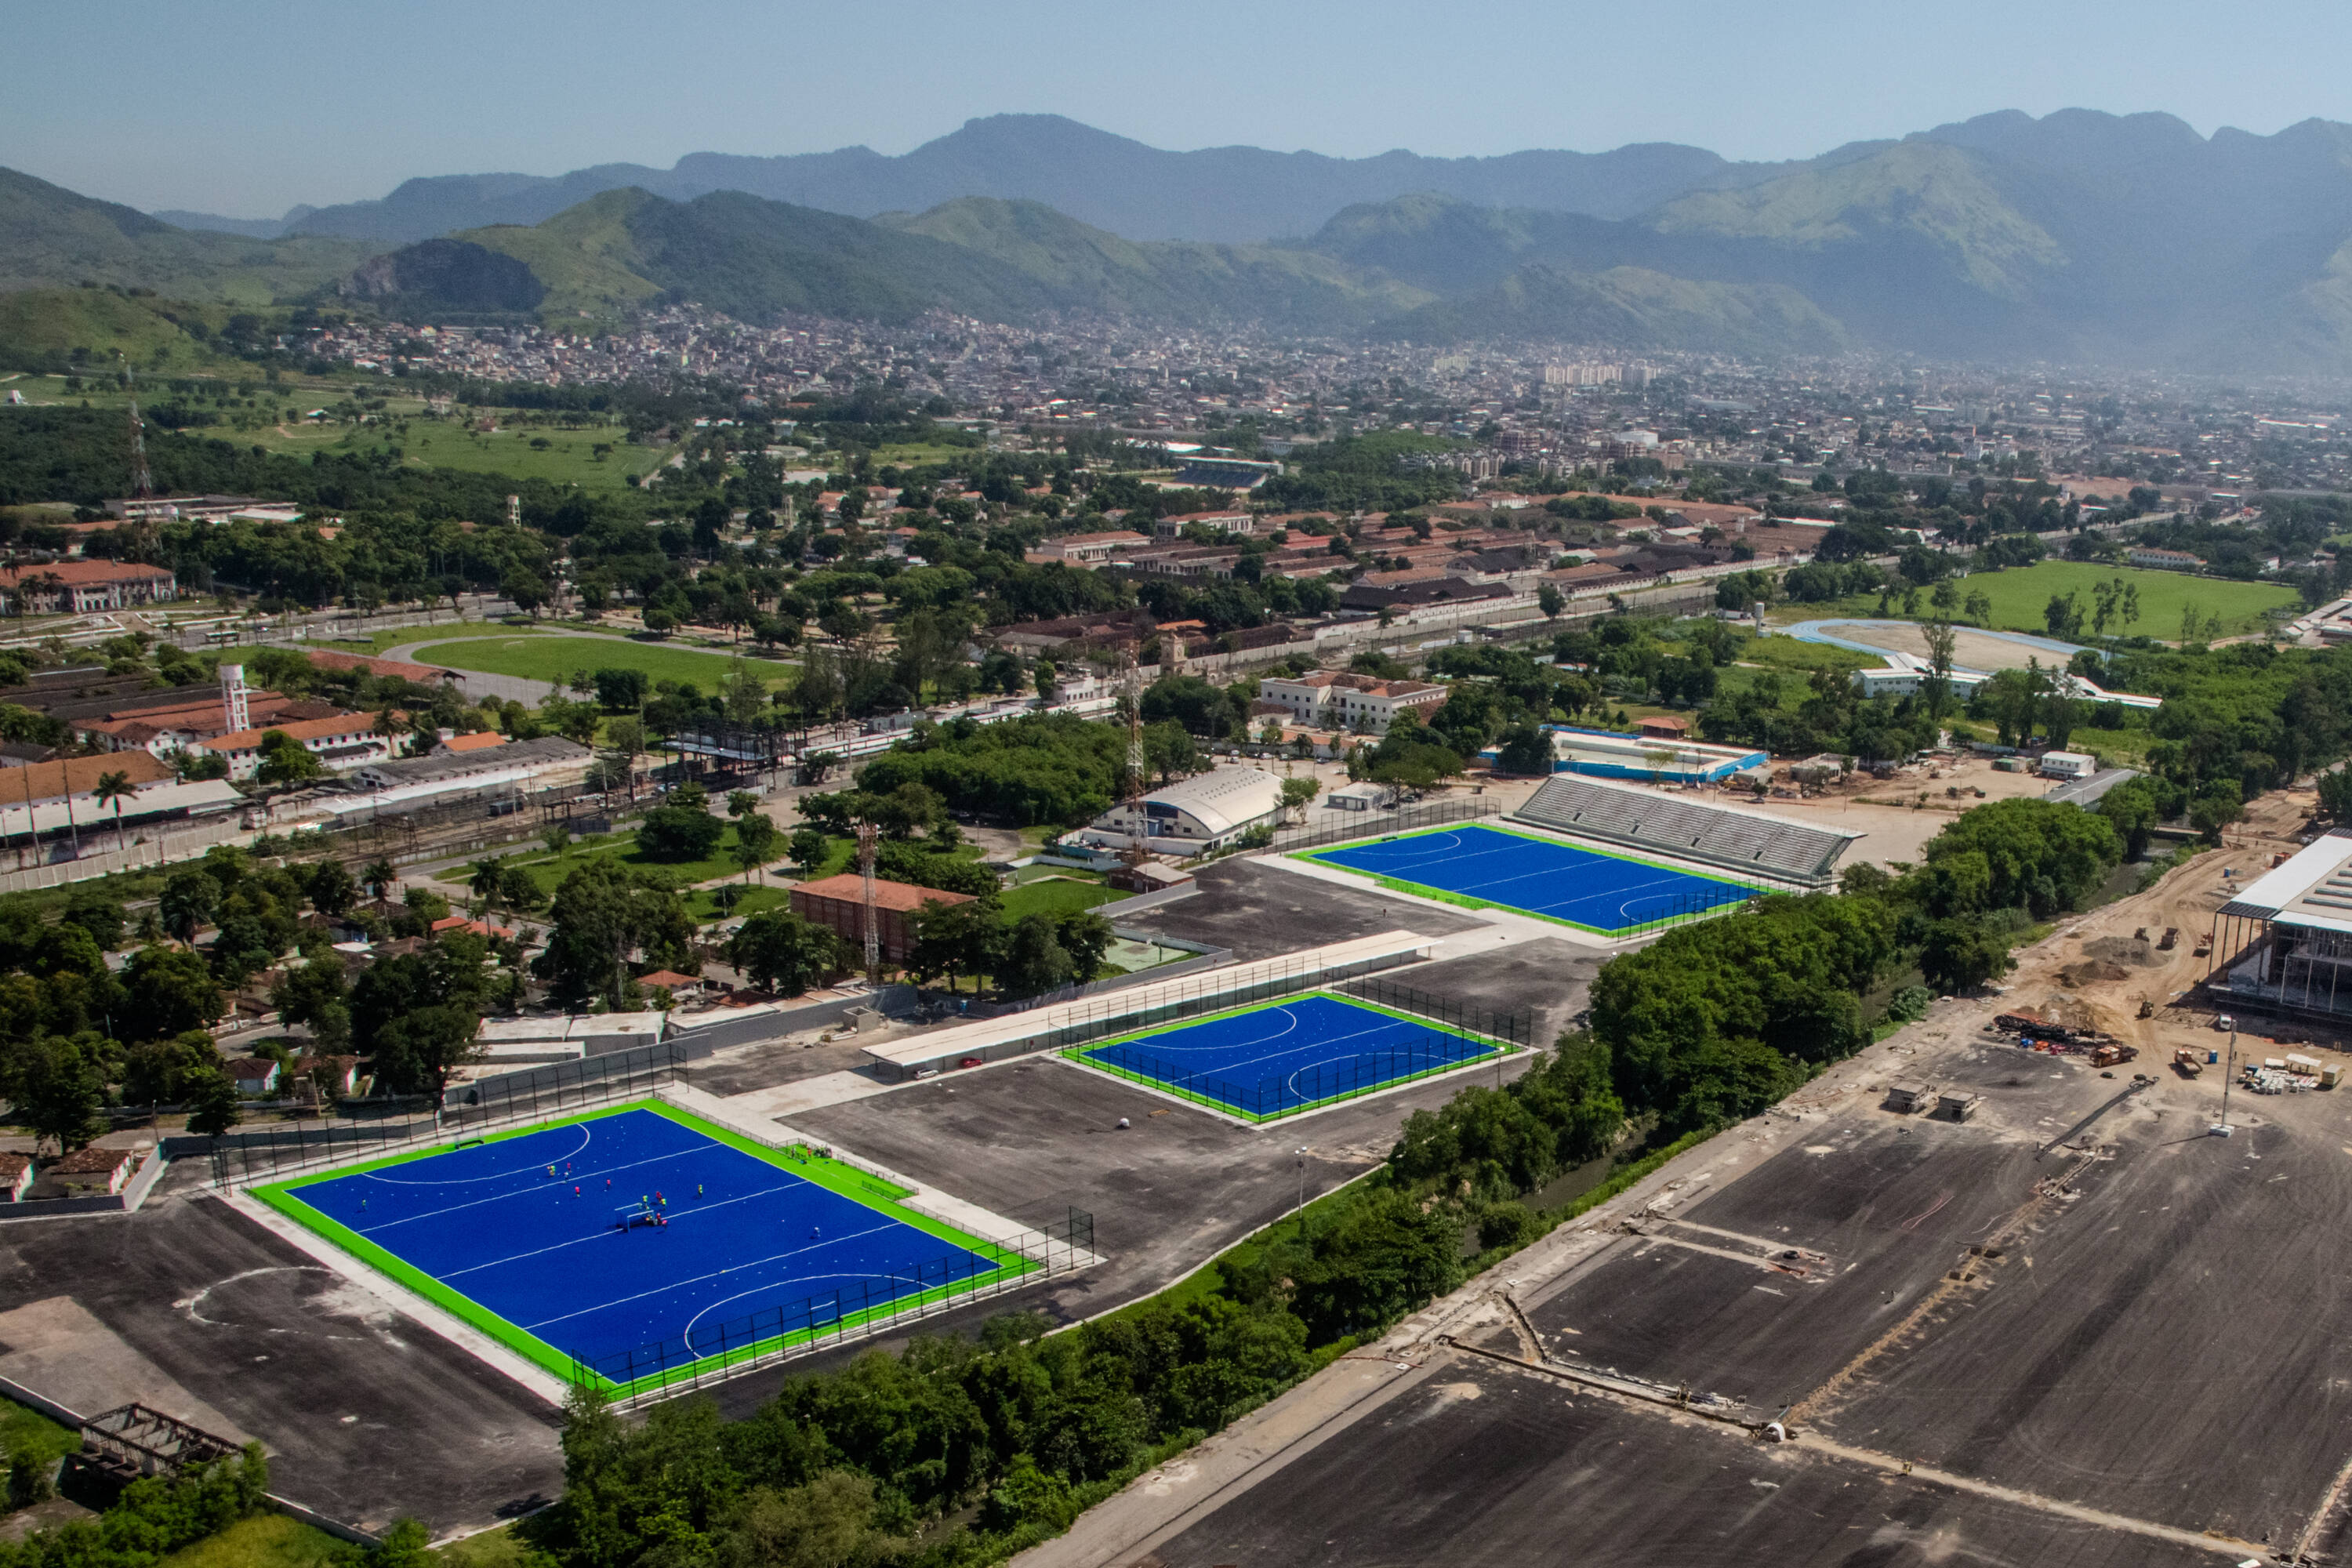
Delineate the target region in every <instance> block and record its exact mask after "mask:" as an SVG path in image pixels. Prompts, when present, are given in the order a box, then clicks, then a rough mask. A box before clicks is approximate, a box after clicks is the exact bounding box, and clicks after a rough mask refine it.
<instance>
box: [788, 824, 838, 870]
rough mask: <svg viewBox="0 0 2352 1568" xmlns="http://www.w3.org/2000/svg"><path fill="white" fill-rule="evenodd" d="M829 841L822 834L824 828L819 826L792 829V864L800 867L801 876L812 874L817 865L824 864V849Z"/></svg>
mask: <svg viewBox="0 0 2352 1568" xmlns="http://www.w3.org/2000/svg"><path fill="white" fill-rule="evenodd" d="M830 842H831V840H829V839H827V838H826V837H825V836H824V829H823V828H821V827H796V828H794V829H793V837H792V843H791V852H792V857H793V865H795V866H798V867H799V868H801V875H802V876H803V877H806V876H809V875H811V874H813V873H814V871H815V870H816V868H818V867H819V866H822V865H824V856H825V849H826V847H827V846H828V845H829V844H830Z"/></svg>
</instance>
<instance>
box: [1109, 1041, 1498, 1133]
mask: <svg viewBox="0 0 2352 1568" xmlns="http://www.w3.org/2000/svg"><path fill="white" fill-rule="evenodd" d="M1500 1049H1501V1047H1498V1046H1496V1045H1495V1044H1493V1043H1491V1042H1488V1041H1485V1040H1474V1039H1471V1038H1469V1037H1466V1036H1463V1035H1456V1034H1453V1033H1451V1032H1449V1031H1446V1030H1443V1029H1430V1030H1426V1031H1424V1032H1423V1033H1421V1034H1419V1035H1415V1036H1413V1037H1411V1038H1409V1039H1406V1040H1403V1041H1401V1042H1399V1043H1398V1044H1396V1045H1393V1046H1386V1047H1380V1048H1378V1049H1375V1050H1369V1051H1359V1052H1357V1053H1356V1054H1354V1055H1353V1056H1350V1057H1349V1058H1345V1059H1343V1060H1340V1061H1337V1062H1320V1063H1317V1064H1315V1065H1313V1066H1311V1067H1306V1068H1299V1069H1298V1070H1297V1071H1296V1072H1287V1073H1276V1074H1274V1075H1273V1076H1271V1077H1268V1078H1262V1079H1257V1080H1256V1081H1255V1082H1252V1083H1234V1082H1233V1081H1231V1080H1230V1079H1220V1078H1217V1077H1214V1076H1213V1075H1212V1074H1209V1073H1202V1072H1192V1071H1190V1070H1188V1069H1186V1068H1184V1067H1182V1066H1181V1065H1180V1064H1178V1063H1174V1062H1171V1061H1168V1060H1165V1059H1163V1058H1159V1057H1155V1056H1153V1055H1152V1054H1151V1053H1150V1052H1149V1051H1147V1050H1144V1049H1142V1048H1141V1047H1137V1046H1129V1045H1110V1046H1099V1047H1095V1048H1094V1049H1092V1050H1089V1051H1088V1052H1087V1055H1086V1059H1087V1061H1088V1062H1089V1063H1091V1064H1092V1065H1095V1066H1097V1067H1101V1068H1107V1069H1108V1070H1110V1071H1112V1072H1115V1073H1118V1074H1120V1075H1122V1076H1124V1077H1128V1078H1133V1079H1141V1080H1142V1081H1144V1082H1146V1083H1149V1084H1150V1085H1151V1086H1152V1087H1153V1088H1155V1089H1165V1090H1166V1091H1167V1092H1169V1093H1171V1094H1173V1095H1177V1096H1179V1097H1181V1098H1182V1099H1185V1100H1195V1101H1198V1102H1200V1103H1202V1104H1205V1105H1208V1106H1210V1107H1212V1108H1213V1109H1215V1110H1224V1111H1229V1112H1231V1113H1232V1114H1234V1115H1235V1116H1241V1117H1246V1118H1247V1119H1248V1120H1250V1121H1260V1122H1263V1121H1280V1120H1281V1119H1283V1118H1284V1117H1286V1116H1297V1115H1299V1114H1301V1113H1303V1112H1306V1111H1309V1110H1319V1109H1320V1108H1322V1107H1324V1106H1326V1105H1329V1104H1332V1103H1333V1102H1335V1101H1338V1100H1355V1099H1359V1098H1360V1097H1362V1096H1364V1095H1367V1094H1379V1093H1382V1092H1384V1091H1385V1090H1388V1089H1395V1088H1397V1087H1398V1086H1400V1085H1402V1084H1407V1083H1412V1082H1413V1081H1414V1080H1416V1079H1424V1078H1433V1077H1435V1076H1436V1075H1437V1074H1439V1073H1444V1072H1452V1071H1453V1070H1454V1068H1460V1067H1466V1066H1468V1065H1469V1064H1471V1063H1473V1062H1480V1061H1487V1060H1491V1059H1493V1058H1494V1057H1495V1056H1496V1053H1497V1052H1498V1051H1499V1050H1500Z"/></svg>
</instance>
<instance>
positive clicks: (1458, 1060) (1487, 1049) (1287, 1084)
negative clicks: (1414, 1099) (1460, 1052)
mask: <svg viewBox="0 0 2352 1568" xmlns="http://www.w3.org/2000/svg"><path fill="white" fill-rule="evenodd" d="M1455 1038H1459V1037H1455ZM1463 1043H1464V1044H1465V1045H1468V1044H1471V1043H1472V1042H1470V1041H1467V1040H1465V1041H1464V1042H1463ZM1493 1050H1494V1047H1492V1046H1480V1047H1477V1050H1476V1052H1475V1055H1472V1056H1466V1057H1453V1058H1446V1060H1445V1061H1444V1063H1443V1066H1444V1067H1448V1068H1458V1067H1460V1066H1462V1065H1463V1064H1464V1063H1465V1062H1472V1061H1475V1060H1477V1059H1478V1058H1479V1057H1482V1056H1486V1055H1488V1054H1490V1053H1491V1052H1492V1051H1493ZM1363 1059H1364V1058H1363V1057H1362V1056H1361V1055H1357V1056H1348V1057H1326V1058H1323V1059H1322V1060H1321V1061H1319V1062H1307V1063H1306V1064H1305V1065H1304V1066H1302V1067H1300V1068H1298V1069H1297V1072H1293V1073H1292V1074H1291V1075H1290V1076H1289V1077H1288V1078H1286V1079H1283V1080H1282V1087H1283V1091H1284V1092H1285V1093H1286V1094H1289V1095H1290V1096H1292V1097H1293V1098H1294V1099H1296V1100H1297V1101H1298V1102H1299V1103H1300V1104H1301V1105H1305V1104H1307V1103H1309V1101H1308V1100H1307V1096H1305V1095H1303V1094H1301V1093H1299V1092H1298V1075H1299V1073H1304V1072H1309V1071H1312V1070H1313V1069H1315V1068H1320V1067H1328V1066H1330V1065H1331V1064H1332V1063H1334V1062H1360V1061H1362V1060H1363ZM1439 1065H1440V1064H1438V1063H1436V1062H1433V1063H1432V1064H1431V1068H1435V1067H1437V1066H1439ZM1431 1068H1415V1069H1413V1070H1414V1072H1427V1071H1429V1070H1431ZM1412 1076H1413V1073H1412V1072H1406V1073H1400V1074H1398V1075H1397V1077H1396V1078H1384V1079H1381V1080H1380V1081H1379V1082H1378V1083H1375V1084H1373V1085H1372V1086H1371V1087H1372V1088H1374V1089H1381V1088H1385V1087H1387V1086H1388V1085H1390V1084H1392V1083H1396V1082H1398V1081H1400V1080H1401V1079H1407V1078H1411V1077H1412ZM1334 1092H1335V1093H1336V1092H1337V1091H1336V1090H1335V1091H1334ZM1327 1098H1328V1097H1327Z"/></svg>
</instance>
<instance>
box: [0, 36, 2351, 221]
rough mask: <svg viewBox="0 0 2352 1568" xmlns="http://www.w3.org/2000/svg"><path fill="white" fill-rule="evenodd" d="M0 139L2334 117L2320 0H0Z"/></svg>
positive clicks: (402, 172)
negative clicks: (979, 120) (2068, 115)
mask: <svg viewBox="0 0 2352 1568" xmlns="http://www.w3.org/2000/svg"><path fill="white" fill-rule="evenodd" d="M0 17H5V22H0V37H5V40H6V52H7V54H8V56H9V58H10V68H9V70H8V72H7V84H8V85H7V90H6V91H5V93H0V164H5V165H6V166H9V167H14V168H18V169H22V170H25V171H26V172H27V173H30V174H37V175H39V176H41V177H42V178H44V179H48V180H54V181H56V182H57V183H58V184H63V185H67V186H70V187H71V188H73V189H75V190H79V191H82V192H84V193H86V194H88V195H96V196H103V197H107V198H110V199H112V200H115V201H121V202H128V203H130V204H131V205H135V206H139V207H142V208H154V207H165V206H172V207H187V208H192V209H195V210H199V211H212V212H219V213H224V214H228V215H231V216H265V215H266V216H276V215H277V214H278V213H279V212H282V211H283V210H284V209H285V208H286V207H288V206H289V205H292V204H293V203H296V202H310V203H313V204H325V203H328V202H338V201H350V200H354V199H357V198H361V197H367V196H378V195H383V194H384V193H385V192H386V191H388V190H390V189H391V188H392V187H393V186H394V184H398V183H399V182H400V181H401V180H403V179H404V178H406V177H408V176H410V175H413V174H459V173H482V172H488V171H494V170H512V171H519V172H522V173H528V174H559V173H562V171H564V170H567V169H573V168H579V167H582V166H583V165H586V164H591V163H620V162H628V163H649V164H653V165H655V166H657V167H667V166H668V165H669V164H670V163H673V162H674V161H675V160H676V159H677V157H678V156H679V155H680V154H682V153H691V152H700V151H715V152H727V153H806V152H817V151H822V150H824V149H827V148H833V147H841V146H847V145H851V144H854V143H857V142H863V143H865V144H866V145H867V146H870V147H873V148H875V149H876V150H877V151H879V152H884V153H902V152H905V151H906V150H907V149H908V148H910V147H913V146H915V145H916V144H918V143H919V142H924V141H928V140H929V139H930V138H931V137H934V136H937V135H940V134H941V133H943V132H949V131H951V130H953V129H955V127H956V126H958V125H959V124H961V123H962V122H963V121H965V120H966V119H968V118H970V117H971V116H974V115H982V114H993V113H1002V112H1055V113H1061V114H1066V115H1069V116H1071V117H1072V118H1074V119H1077V120H1082V121H1086V122H1087V123H1088V124H1092V125H1097V126H1100V127H1102V128H1103V129H1105V130H1108V131H1114V132H1119V133H1121V134H1123V135H1128V136H1132V137H1135V138H1138V139H1139V140H1141V141H1144V142H1151V143H1152V144H1154V145H1157V146H1162V147H1179V148H1191V147H1205V146H1219V145H1227V144H1233V143H1240V142H1246V143H1251V144H1255V145H1258V146H1265V147H1275V148H1281V149H1292V148H1308V149H1312V150H1315V151H1318V152H1323V153H1335V154H1341V155H1348V156H1360V155H1362V154H1365V153H1378V152H1382V151H1385V150H1386V149H1389V148H1392V147H1406V148H1411V149H1412V150H1413V151H1415V152H1420V153H1443V154H1453V155H1459V154H1464V153H1505V152H1511V151H1516V150H1517V149H1520V148H1526V147H1568V148H1576V149H1580V150H1583V151H1598V150H1601V149H1604V148H1609V147H1614V146H1619V145H1622V144H1623V143H1625V142H1658V141H1672V142H1692V143H1696V144H1697V145H1699V146H1704V147H1710V148H1713V149H1715V150H1716V151H1717V152H1720V153H1724V154H1726V155H1727V156H1730V157H1740V158H1784V157H1796V156H1803V155H1806V154H1810V153H1818V152H1821V151H1823V150H1825V149H1827V148H1829V147H1832V146H1835V145H1836V144H1838V143H1839V142H1848V141H1853V140H1856V139H1859V138H1864V137H1878V136H1892V135H1900V134H1902V133H1903V132H1908V131H1916V130H1921V129H1925V128H1926V127H1928V126H1931V125H1935V124H1937V123H1940V122H1942V121H1948V120H1959V119H1965V118H1967V117H1968V116H1969V115H1972V114H1980V113H1984V112H1987V111H1989V110H1996V109H2022V110H2028V111H2030V112H2032V113H2036V114H2041V113H2046V112H2048V111H2050V110H2054V109H2062V108H2068V107H2083V108H2090V109H2105V110H2116V111H2117V112H2126V111H2133V110H2168V111H2169V112H2171V113H2174V114H2177V115H2179V116H2180V117H2181V118H2182V119H2184V120H2186V121H2189V123H2190V124H2192V125H2194V126H2196V127H2197V129H2198V130H2200V131H2201V132H2209V133H2210V132H2211V131H2212V130H2213V129H2214V128H2215V127H2217V126H2221V125H2235V126H2238V127H2241V128H2242V129H2244V130H2248V131H2254V132H2273V131H2276V130H2278V129H2280V128H2281V127H2282V126H2284V125H2288V124H2291V123H2293V122H2294V121H2298V120H2302V119H2305V118H2308V117H2311V116H2315V115H2316V116H2319V117H2322V118H2326V119H2333V120H2347V121H2352V72H2347V70H2346V69H2345V68H2344V62H2345V61H2346V60H2347V58H2352V5H2346V4H2345V3H2344V0H2265V3H2264V4H2261V5H2213V4H2212V3H2211V0H2197V3H2195V4H2190V3H2189V0H2137V3H2134V4H2124V3H2122V0H2115V3H2111V4H2105V5H2087V4H2081V3H2079V0H1978V3H1976V4H1973V5H1937V6H1933V7H1930V6H1926V5H1904V4H1888V3H1887V0H1869V3H1866V4H1865V3H1861V0H1782V3H1780V4H1778V5H1759V4H1757V0H1647V3H1636V0H1611V3H1609V4H1593V3H1591V0H1493V3H1470V0H1445V3H1444V4H1438V3H1428V4H1420V5H1406V4H1398V3H1395V0H1346V3H1336V0H1308V3H1299V0H1290V3H1287V4H1285V3H1280V0H1276V3H1273V4H1268V3H1266V0H1256V3H1254V4H1246V5H1242V4H1229V3H1225V0H1199V3H1194V4H1190V5H1185V4H1181V3H1180V4H1177V5H1148V6H1147V5H1124V4H1118V3H1117V0H1111V3H1104V0H1095V3H1093V4H1070V3H1067V0H1060V3H1051V4H1049V3H1044V0H1013V3H1008V0H994V3H981V4H974V3H972V0H957V3H954V4H932V3H929V0H897V3H895V4H879V5H877V4H874V3H872V0H866V3H865V4H858V3H856V0H851V3H848V4H843V3H841V0H834V3H831V4H826V5H799V4H768V5H757V4H743V3H723V0H710V3H695V0H655V3H651V4H647V3H646V0H637V3H635V4H632V5H618V4H606V3H604V0H564V3H562V4H542V3H540V0H467V3H464V4H456V3H444V0H372V3H368V4H358V3H351V0H307V3H304V4H295V3H293V0H267V3H264V0H246V3H243V4H226V3H220V0H211V3H207V0H169V3H165V0H105V3H102V4H68V5H56V4H49V5H39V4H36V3H35V0H0Z"/></svg>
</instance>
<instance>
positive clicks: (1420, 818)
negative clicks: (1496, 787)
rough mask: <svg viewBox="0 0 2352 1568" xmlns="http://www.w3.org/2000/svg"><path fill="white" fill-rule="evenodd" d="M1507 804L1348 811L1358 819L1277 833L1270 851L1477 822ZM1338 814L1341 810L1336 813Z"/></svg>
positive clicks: (1436, 803) (1472, 799) (1443, 803)
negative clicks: (1452, 823)
mask: <svg viewBox="0 0 2352 1568" xmlns="http://www.w3.org/2000/svg"><path fill="white" fill-rule="evenodd" d="M1502 814H1503V803H1502V802H1501V801H1500V800H1497V799H1496V798H1495V797H1494V796H1492V795H1471V796H1468V797H1466V798H1463V799H1456V800H1433V801H1425V802H1423V803H1422V804H1421V805H1408V806H1402V807H1400V808H1398V809H1397V810H1395V811H1365V812H1348V813H1347V814H1346V815H1348V816H1353V817H1355V818H1356V819H1357V820H1355V821H1354V822H1347V823H1335V824H1333V825H1332V826H1328V827H1307V828H1292V829H1289V830H1288V831H1286V832H1284V833H1277V834H1276V835H1275V838H1274V842H1273V844H1271V845H1270V846H1268V847H1267V852H1268V853H1271V854H1276V855H1284V854H1288V853H1289V852H1290V851H1292V850H1295V849H1320V848H1323V847H1326V846H1328V845H1332V844H1347V843H1351V842H1353V841H1354V840H1356V839H1359V838H1386V837H1390V836H1391V835H1392V834H1399V833H1412V832H1413V831H1415V830H1417V829H1419V828H1423V827H1436V826H1443V825H1444V824H1445V823H1449V822H1475V821H1479V820H1481V819H1483V818H1486V817H1489V816H1501V815H1502ZM1332 815H1334V816H1337V815H1339V813H1336V812H1335V813H1333V814H1332Z"/></svg>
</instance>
